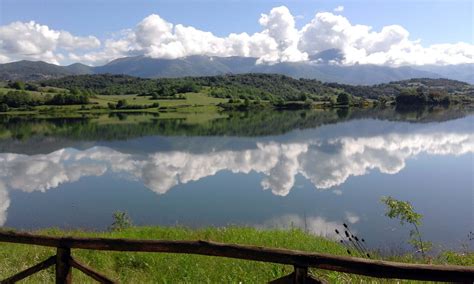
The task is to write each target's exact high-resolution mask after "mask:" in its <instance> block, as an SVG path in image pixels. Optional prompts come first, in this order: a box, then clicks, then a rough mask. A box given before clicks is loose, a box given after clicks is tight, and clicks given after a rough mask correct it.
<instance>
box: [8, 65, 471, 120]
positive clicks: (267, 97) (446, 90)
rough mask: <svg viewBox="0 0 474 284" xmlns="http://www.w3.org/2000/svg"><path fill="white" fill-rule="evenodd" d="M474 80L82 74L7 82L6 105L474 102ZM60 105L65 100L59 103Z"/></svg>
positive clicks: (135, 107)
mask: <svg viewBox="0 0 474 284" xmlns="http://www.w3.org/2000/svg"><path fill="white" fill-rule="evenodd" d="M473 94H474V88H473V87H472V86H471V85H469V84H466V83H463V82H458V81H453V80H445V79H412V80H407V81H399V82H392V83H388V84H380V85H374V86H352V85H344V84H335V83H322V82H320V81H317V80H308V79H299V80H297V79H293V78H290V77H286V76H283V75H268V74H242V75H225V76H210V77H186V78H173V79H142V78H134V77H130V76H124V75H81V76H69V77H64V78H60V79H54V80H47V81H42V82H39V83H24V82H20V81H16V82H4V83H3V84H0V112H7V111H20V112H25V111H29V112H55V111H56V112H58V111H63V112H64V111H77V112H130V111H147V112H168V111H174V110H176V109H188V110H191V111H200V112H203V111H209V110H210V109H211V110H216V109H218V110H239V111H242V110H255V109H262V108H275V109H309V108H341V107H372V106H376V105H378V106H380V105H382V106H385V105H389V104H397V105H400V106H402V105H405V106H406V105H409V106H413V105H445V106H447V105H450V104H471V102H472V99H473ZM58 106H60V107H58Z"/></svg>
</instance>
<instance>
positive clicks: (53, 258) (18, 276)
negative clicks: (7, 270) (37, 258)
mask: <svg viewBox="0 0 474 284" xmlns="http://www.w3.org/2000/svg"><path fill="white" fill-rule="evenodd" d="M55 263H56V256H55V255H53V256H51V257H50V258H48V259H46V260H44V261H42V262H40V263H38V264H36V265H35V266H32V267H30V268H27V269H25V270H23V271H21V272H19V273H17V274H15V275H13V276H11V277H8V278H7V279H4V280H2V281H0V283H1V284H11V283H15V282H18V281H20V280H22V279H24V278H26V277H28V276H30V275H33V274H35V273H36V272H39V271H41V270H43V269H46V268H48V267H50V266H52V265H54V264H55Z"/></svg>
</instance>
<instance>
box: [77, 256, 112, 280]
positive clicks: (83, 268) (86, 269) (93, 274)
mask: <svg viewBox="0 0 474 284" xmlns="http://www.w3.org/2000/svg"><path fill="white" fill-rule="evenodd" d="M69 263H70V265H71V266H72V267H74V268H76V269H78V270H80V271H82V272H83V273H84V274H86V275H88V276H90V277H91V278H93V279H95V280H97V281H98V282H99V283H106V284H113V283H116V282H115V281H113V280H110V279H109V278H107V276H105V275H103V274H101V273H99V272H97V271H95V270H93V269H92V268H90V267H89V266H87V265H85V264H83V263H81V262H79V261H77V260H75V259H74V258H71V259H70V260H69Z"/></svg>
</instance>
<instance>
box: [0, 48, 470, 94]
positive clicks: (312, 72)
mask: <svg viewBox="0 0 474 284" xmlns="http://www.w3.org/2000/svg"><path fill="white" fill-rule="evenodd" d="M343 59H344V57H343V54H342V52H341V50H338V49H328V50H324V51H321V52H318V53H316V54H313V55H312V56H310V60H311V61H309V62H281V63H276V64H273V65H267V64H256V61H257V59H256V58H252V57H239V56H230V57H219V56H206V55H191V56H187V57H183V58H179V59H163V58H151V57H146V56H143V55H138V56H130V57H123V58H117V59H115V60H112V61H110V62H109V63H107V64H105V65H103V66H96V67H91V66H87V65H84V64H81V63H74V64H71V65H69V66H58V65H54V64H50V63H46V62H43V61H27V60H22V61H18V62H12V63H6V64H0V80H27V81H33V80H43V79H48V78H59V77H64V76H68V75H81V74H104V73H108V74H124V75H130V76H135V77H142V78H160V77H170V78H173V77H184V76H213V75H222V74H242V73H274V74H283V75H287V76H290V77H293V78H306V79H318V80H320V81H324V82H337V83H346V84H355V85H371V84H379V83H388V82H391V81H400V80H407V79H412V78H447V79H455V80H460V81H465V82H469V83H471V84H472V83H474V68H473V67H474V64H461V65H449V66H404V67H398V68H393V67H388V66H380V65H368V64H355V65H351V66H345V65H342V64H337V63H339V62H342V60H343ZM331 63H336V64H331Z"/></svg>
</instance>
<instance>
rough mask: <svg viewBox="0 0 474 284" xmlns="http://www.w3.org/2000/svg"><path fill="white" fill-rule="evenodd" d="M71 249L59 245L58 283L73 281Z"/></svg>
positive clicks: (57, 259)
mask: <svg viewBox="0 0 474 284" xmlns="http://www.w3.org/2000/svg"><path fill="white" fill-rule="evenodd" d="M70 259H71V249H70V248H63V247H58V249H57V254H56V284H70V283H71V281H72V273H71V265H70V262H69V260H70Z"/></svg>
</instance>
